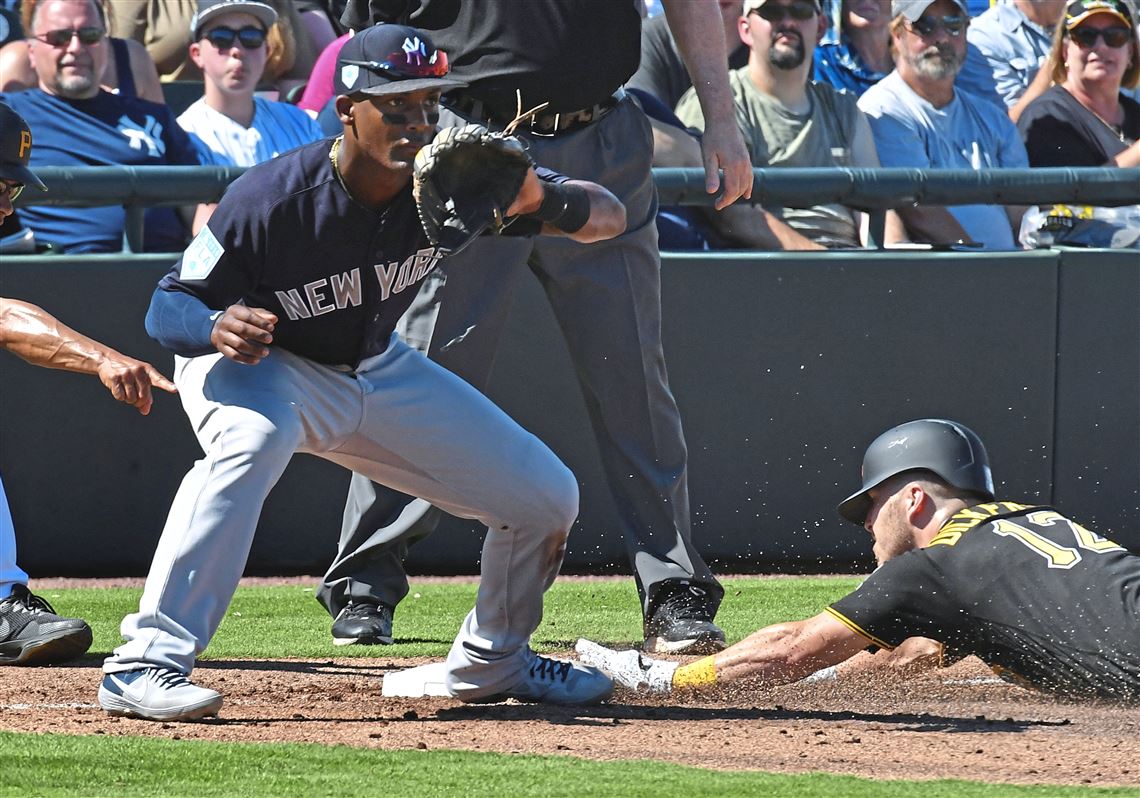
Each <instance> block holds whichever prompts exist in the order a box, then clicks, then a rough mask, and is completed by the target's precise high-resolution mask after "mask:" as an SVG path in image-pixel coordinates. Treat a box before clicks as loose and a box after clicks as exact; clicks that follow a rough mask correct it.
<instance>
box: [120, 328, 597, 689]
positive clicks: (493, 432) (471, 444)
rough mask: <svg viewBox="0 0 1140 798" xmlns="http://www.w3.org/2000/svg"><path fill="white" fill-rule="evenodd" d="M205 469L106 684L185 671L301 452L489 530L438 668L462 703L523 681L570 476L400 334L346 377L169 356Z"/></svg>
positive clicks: (179, 510) (182, 492)
mask: <svg viewBox="0 0 1140 798" xmlns="http://www.w3.org/2000/svg"><path fill="white" fill-rule="evenodd" d="M175 382H176V383H177V385H178V390H179V394H180V396H181V399H182V403H183V407H184V408H185V410H186V414H187V416H188V417H189V419H190V422H191V424H192V425H193V428H194V431H195V434H196V435H197V437H198V441H199V443H200V444H201V446H202V449H203V451H204V452H205V457H204V458H203V459H201V460H199V461H198V462H197V463H195V464H194V467H193V468H192V469H191V470H190V472H189V473H188V474H187V475H186V477H185V478H184V479H183V481H182V485H181V487H180V488H179V490H178V493H177V495H176V496H175V498H174V503H173V506H172V507H171V509H170V514H169V516H168V518H167V521H166V526H165V528H164V529H163V531H162V537H161V538H160V540H159V542H158V548H157V550H156V551H155V555H154V560H153V562H152V563H151V568H150V573H149V575H148V576H147V580H146V586H145V588H144V591H143V596H142V600H141V603H140V606H139V611H138V612H137V613H134V614H131V615H128V616H127V617H126V618H124V619H123V623H122V626H121V631H122V634H123V637H124V639H125V642H124V643H123V645H121V646H119V647H118V648H116V649H115V651H114V653H113V654H112V655H111V656H110V657H109V658H108V659H107V660H106V662H105V663H104V666H103V669H104V671H106V672H108V673H110V672H116V671H125V670H131V669H135V668H139V667H147V666H161V667H168V668H173V669H175V670H177V671H180V672H182V673H189V672H190V671H191V670H192V668H193V667H194V662H195V659H196V657H197V656H198V654H200V653H201V652H202V651H203V650H204V649H205V647H206V645H207V643H209V641H210V638H211V637H212V636H213V634H214V632H215V631H216V630H217V628H218V624H219V623H220V622H221V620H222V617H223V616H224V614H225V611H226V608H227V607H228V605H229V603H230V599H231V598H232V597H233V593H234V590H235V589H236V588H237V584H238V580H239V578H240V577H241V574H242V571H243V570H244V568H245V563H246V559H247V557H248V555H249V549H250V545H251V544H252V541H253V536H254V531H255V529H256V526H257V520H258V517H259V515H260V513H261V507H262V504H263V503H264V501H265V499H266V497H267V495H268V494H269V491H270V489H271V488H272V487H273V485H274V484H275V483H276V482H277V480H278V478H279V477H280V476H281V474H282V472H283V471H284V470H285V467H286V466H287V465H288V463H289V460H290V459H291V458H292V456H293V454H294V453H295V452H307V453H310V454H315V455H317V456H319V457H323V458H325V459H327V460H331V461H333V462H335V463H338V464H340V465H343V466H345V467H346V468H349V469H352V470H354V471H358V472H359V473H361V474H364V475H366V476H367V477H369V478H370V479H373V480H376V481H377V482H380V483H382V484H386V485H390V486H392V487H393V488H397V489H398V490H401V491H404V492H406V493H410V494H413V495H416V496H421V497H423V498H424V499H426V500H428V501H430V502H431V503H432V504H434V505H437V506H439V507H440V508H442V509H444V510H446V511H447V512H449V513H453V514H455V515H458V516H462V517H466V518H477V519H479V520H480V521H482V522H483V523H485V524H486V525H487V527H488V531H487V538H486V542H485V543H484V546H483V553H482V562H481V570H480V577H481V578H480V583H479V591H478V596H477V598H476V602H475V608H474V609H473V610H472V611H471V612H470V613H469V614H468V616H467V618H466V619H465V620H464V622H463V624H462V626H461V628H460V630H459V633H458V635H457V636H456V638H455V642H454V644H453V645H452V648H451V651H450V653H449V655H448V660H447V662H448V668H449V674H450V675H449V685H450V686H451V687H452V689H453V692H454V693H455V694H456V695H457V696H459V697H461V698H467V699H474V698H480V697H484V696H490V695H494V694H495V693H498V692H501V691H502V690H504V689H506V688H508V687H510V686H511V685H512V684H514V683H515V682H516V681H517V680H518V679H519V678H520V676H521V673H522V668H523V664H524V661H525V660H524V657H525V653H526V647H527V645H528V643H529V640H530V635H531V633H532V632H533V631H534V630H535V629H536V628H537V626H538V624H539V622H540V621H541V619H542V594H543V592H544V591H545V590H546V589H547V588H548V587H549V586H550V584H551V582H552V581H553V580H554V577H555V576H556V575H557V572H558V568H559V567H560V565H561V562H562V556H563V554H564V552H565V544H566V535H567V533H568V532H569V529H570V526H571V524H572V523H573V522H574V518H575V517H576V515H577V511H578V483H577V480H576V479H575V477H574V475H573V474H572V473H571V472H570V471H569V469H567V468H566V466H564V465H563V464H562V462H561V461H560V460H559V459H558V458H557V457H556V456H555V455H554V453H553V452H551V451H550V449H549V448H547V447H546V445H545V444H543V443H542V442H541V441H540V440H538V438H536V437H534V436H533V435H531V434H530V433H529V432H527V431H526V430H524V429H522V428H521V427H520V426H519V425H518V424H516V423H515V422H514V421H512V420H511V419H510V418H509V417H508V416H507V415H506V414H505V413H504V412H503V411H502V410H500V409H499V408H498V407H496V406H495V405H494V404H493V403H492V402H491V401H490V400H489V399H487V398H486V397H485V396H483V395H482V394H481V393H479V392H478V391H477V390H475V389H474V388H473V387H471V386H470V385H469V384H467V383H466V382H464V381H463V380H462V379H460V378H459V377H456V376H455V375H454V374H452V373H451V372H449V371H447V370H446V369H444V368H442V367H441V366H438V365H436V364H435V363H432V362H431V361H429V360H428V359H427V358H425V357H424V356H423V355H422V354H420V353H418V352H416V351H414V350H413V349H411V348H410V347H408V346H407V345H406V344H405V343H404V342H403V341H402V340H400V339H399V337H398V336H396V335H393V336H392V342H391V344H390V345H389V347H388V349H387V351H385V352H384V353H383V354H382V355H378V356H376V357H373V358H369V359H368V360H366V361H364V362H363V363H361V364H360V366H359V367H358V368H356V369H355V370H354V371H349V370H347V369H346V370H338V369H337V368H334V367H329V366H324V365H321V364H319V363H315V362H313V361H310V360H306V359H304V358H302V357H298V356H296V355H293V354H292V353H290V352H287V351H284V350H274V351H273V352H272V353H271V354H270V356H269V357H268V358H266V359H265V360H263V361H262V362H261V363H259V364H258V365H256V366H246V365H242V364H239V363H236V362H234V361H231V360H228V359H225V358H223V357H222V356H221V355H220V354H215V355H205V356H202V357H196V358H189V359H187V358H181V357H179V358H176V362H175Z"/></svg>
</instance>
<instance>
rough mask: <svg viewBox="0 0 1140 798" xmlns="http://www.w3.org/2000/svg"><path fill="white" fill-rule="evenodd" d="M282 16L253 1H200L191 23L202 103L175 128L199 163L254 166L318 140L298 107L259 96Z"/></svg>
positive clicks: (318, 132)
mask: <svg viewBox="0 0 1140 798" xmlns="http://www.w3.org/2000/svg"><path fill="white" fill-rule="evenodd" d="M276 21H277V12H276V11H274V10H273V8H272V7H270V6H268V5H266V4H265V3H258V2H252V0H201V2H200V3H199V5H198V13H197V14H195V15H194V19H193V22H192V23H191V30H192V33H191V37H192V40H191V42H190V59H191V60H192V61H193V62H194V63H195V64H197V66H198V67H199V68H200V69H201V70H202V75H203V80H204V81H205V86H204V92H203V95H202V97H200V98H199V99H198V100H196V101H195V102H194V103H193V104H192V105H191V106H190V107H189V108H187V109H186V110H185V111H184V112H183V113H182V114H181V115H180V116H179V117H178V124H179V125H181V126H182V129H183V130H185V131H186V132H187V133H189V134H190V138H191V139H192V140H193V141H194V144H195V145H196V146H197V147H198V157H199V158H200V159H201V160H202V163H204V164H209V165H213V166H253V165H254V164H255V163H261V162H262V161H266V160H269V159H270V158H274V157H276V156H278V155H280V154H281V153H283V152H286V151H288V150H291V149H293V148H294V147H299V146H301V145H302V144H308V143H309V142H310V141H316V140H317V139H319V138H321V129H320V127H319V126H318V125H317V123H316V122H315V121H313V119H312V117H310V116H309V115H308V114H306V113H305V112H304V111H302V110H301V109H300V108H298V107H297V106H295V105H293V104H291V103H286V102H279V101H276V100H269V99H266V98H264V97H258V96H257V95H256V94H255V92H256V91H257V86H258V82H259V81H260V80H261V76H262V73H263V72H264V71H265V63H266V58H267V56H268V51H269V46H268V44H266V36H267V34H268V33H269V29H270V28H271V27H272V26H273V24H274V23H275V22H276Z"/></svg>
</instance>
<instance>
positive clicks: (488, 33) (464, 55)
mask: <svg viewBox="0 0 1140 798" xmlns="http://www.w3.org/2000/svg"><path fill="white" fill-rule="evenodd" d="M344 21H345V23H346V24H349V25H350V26H352V27H353V28H356V29H360V28H363V27H367V26H369V25H371V24H374V23H377V22H399V23H402V24H406V25H412V26H414V27H417V28H421V29H423V30H426V31H428V32H429V33H431V36H432V39H433V41H434V42H435V45H436V47H439V48H440V49H441V50H443V51H444V52H446V53H447V56H448V58H449V59H450V61H451V68H452V75H453V76H454V77H457V78H459V79H461V80H465V81H467V82H468V83H469V84H470V87H469V88H468V89H466V90H464V93H465V94H466V95H467V96H469V97H471V98H473V99H476V100H480V101H482V102H484V103H486V104H487V106H488V107H490V108H491V109H492V110H494V111H495V112H496V113H497V114H500V115H503V116H506V117H507V118H511V117H513V116H514V114H515V110H516V105H517V100H516V97H515V90H516V89H518V90H520V91H521V92H522V105H523V110H524V111H526V110H529V109H530V108H533V107H534V106H536V105H538V104H539V103H543V102H549V103H550V105H549V106H548V107H547V108H546V109H544V112H545V111H549V112H551V113H555V112H558V113H566V112H569V111H577V110H580V109H583V108H588V107H590V106H592V105H594V104H596V103H600V102H602V101H603V100H605V99H606V98H607V97H609V96H610V95H612V94H613V93H614V92H615V91H616V90H617V89H618V87H620V86H621V85H623V84H624V83H625V82H626V81H627V80H628V79H629V77H630V76H631V75H632V74H633V73H634V72H635V71H636V70H637V64H638V60H639V59H640V57H641V14H640V13H639V12H638V10H637V6H636V4H635V3H634V0H525V2H518V0H509V1H507V2H503V1H501V0H495V1H494V2H488V0H349V1H348V6H347V8H346V10H345V14H344Z"/></svg>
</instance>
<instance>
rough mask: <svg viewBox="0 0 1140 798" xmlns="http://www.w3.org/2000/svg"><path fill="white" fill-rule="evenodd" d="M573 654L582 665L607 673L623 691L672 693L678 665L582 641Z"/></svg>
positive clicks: (637, 652) (579, 641) (636, 652)
mask: <svg viewBox="0 0 1140 798" xmlns="http://www.w3.org/2000/svg"><path fill="white" fill-rule="evenodd" d="M574 650H575V651H577V652H578V657H579V659H581V660H582V662H584V663H586V664H587V665H593V666H594V667H595V668H598V669H600V670H602V671H604V672H605V673H606V674H607V675H608V676H609V677H610V678H611V679H613V680H614V681H615V682H617V683H618V684H620V685H621V686H622V687H625V688H628V689H630V690H635V691H644V692H650V693H669V692H672V690H673V671H675V670H677V663H676V662H668V661H666V660H660V659H652V658H651V657H647V656H645V655H644V654H642V653H641V652H640V651H633V650H630V651H615V650H614V649H612V648H606V647H605V646H599V645H598V644H597V643H594V642H592V641H590V640H585V639H579V640H578V644H577V645H576V646H574Z"/></svg>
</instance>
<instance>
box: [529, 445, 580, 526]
mask: <svg viewBox="0 0 1140 798" xmlns="http://www.w3.org/2000/svg"><path fill="white" fill-rule="evenodd" d="M552 460H553V462H552V463H551V464H550V467H548V468H547V469H546V471H545V472H544V474H543V480H542V484H541V486H540V488H539V491H540V493H539V495H540V496H541V497H542V500H541V502H540V503H539V508H540V511H541V512H542V514H543V519H542V521H541V522H540V525H541V527H542V528H544V529H551V530H558V531H559V532H561V533H562V534H567V533H569V531H570V527H571V526H573V524H574V520H575V519H576V518H577V517H578V478H577V477H575V476H574V472H572V471H571V470H570V469H569V468H567V467H566V466H565V465H563V463H562V461H560V460H558V459H557V458H556V457H553V456H552Z"/></svg>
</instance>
